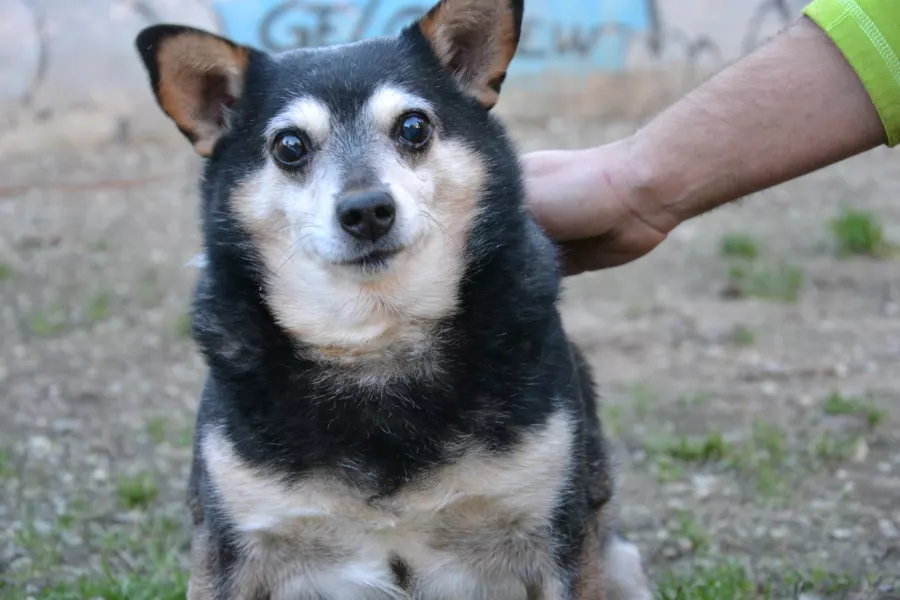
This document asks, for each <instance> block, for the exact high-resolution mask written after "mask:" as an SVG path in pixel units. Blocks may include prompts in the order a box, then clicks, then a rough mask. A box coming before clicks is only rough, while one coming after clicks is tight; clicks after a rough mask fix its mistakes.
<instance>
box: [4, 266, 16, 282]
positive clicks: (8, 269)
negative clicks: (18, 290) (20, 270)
mask: <svg viewBox="0 0 900 600" xmlns="http://www.w3.org/2000/svg"><path fill="white" fill-rule="evenodd" d="M15 274H16V271H15V269H13V268H12V266H10V265H8V264H6V263H5V262H0V281H6V280H7V279H12V277H13V275H15Z"/></svg>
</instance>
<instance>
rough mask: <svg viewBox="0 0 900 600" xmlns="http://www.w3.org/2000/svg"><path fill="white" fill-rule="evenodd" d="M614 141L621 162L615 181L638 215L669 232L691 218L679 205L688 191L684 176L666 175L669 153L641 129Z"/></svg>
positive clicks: (649, 224)
mask: <svg viewBox="0 0 900 600" xmlns="http://www.w3.org/2000/svg"><path fill="white" fill-rule="evenodd" d="M613 145H614V150H613V156H615V157H616V159H615V160H616V162H617V164H618V165H619V167H618V168H617V169H616V171H615V172H616V173H618V178H617V181H615V182H613V185H614V187H615V188H616V190H617V192H618V193H619V197H620V198H622V200H623V202H624V203H625V204H626V206H627V208H628V210H629V211H630V212H631V213H632V214H633V215H634V216H635V217H637V218H638V219H640V220H641V221H642V222H644V223H645V224H647V225H648V226H650V227H652V228H653V229H655V230H656V231H658V232H660V233H661V234H663V235H668V233H669V232H670V231H672V230H673V229H675V228H676V227H677V226H678V225H680V224H681V222H682V221H684V220H686V219H687V218H689V217H687V216H685V214H684V211H682V210H679V209H678V207H679V205H681V204H682V202H681V199H683V197H684V195H685V194H684V192H683V190H682V189H681V188H680V187H679V181H680V180H681V178H680V177H671V176H669V175H667V169H666V166H667V164H666V157H665V156H664V155H663V154H660V152H659V149H658V148H659V145H658V144H654V143H653V142H652V140H648V139H647V136H646V135H645V134H644V133H643V131H641V130H639V131H638V132H636V133H634V134H632V135H630V136H629V137H626V138H623V139H621V140H619V141H617V142H614V144H613Z"/></svg>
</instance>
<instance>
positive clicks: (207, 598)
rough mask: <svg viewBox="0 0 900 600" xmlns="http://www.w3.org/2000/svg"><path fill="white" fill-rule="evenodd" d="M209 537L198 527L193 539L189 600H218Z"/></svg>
mask: <svg viewBox="0 0 900 600" xmlns="http://www.w3.org/2000/svg"><path fill="white" fill-rule="evenodd" d="M208 538H209V536H208V534H207V532H206V530H205V529H204V527H202V526H200V527H197V528H196V529H195V531H194V535H193V537H192V538H191V578H190V581H189V582H188V589H187V600H216V587H215V577H214V576H213V573H212V572H211V569H210V553H209V539H208Z"/></svg>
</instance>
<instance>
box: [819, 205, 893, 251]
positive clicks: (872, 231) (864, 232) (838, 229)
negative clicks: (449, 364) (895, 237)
mask: <svg viewBox="0 0 900 600" xmlns="http://www.w3.org/2000/svg"><path fill="white" fill-rule="evenodd" d="M829 226H830V229H831V234H832V236H833V237H834V241H835V244H836V246H837V253H838V256H844V257H846V256H870V257H876V258H880V257H884V256H886V255H888V254H890V253H891V251H892V250H893V248H892V245H891V244H890V243H888V242H887V241H886V240H885V239H884V228H883V227H882V225H881V221H880V220H879V219H878V217H876V216H875V215H873V214H872V213H869V212H865V211H860V210H854V209H849V208H845V209H844V210H843V211H842V212H841V214H840V216H838V217H837V218H835V219H832V220H831V221H830V223H829Z"/></svg>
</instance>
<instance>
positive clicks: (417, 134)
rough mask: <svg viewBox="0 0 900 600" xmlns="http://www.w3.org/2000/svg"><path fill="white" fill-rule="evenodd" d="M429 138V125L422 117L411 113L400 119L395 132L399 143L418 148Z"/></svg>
mask: <svg viewBox="0 0 900 600" xmlns="http://www.w3.org/2000/svg"><path fill="white" fill-rule="evenodd" d="M430 136H431V123H429V122H428V119H426V118H425V117H424V116H423V115H420V114H418V113H412V114H408V115H405V116H403V117H401V119H400V128H399V131H398V132H397V137H398V138H399V139H400V142H402V143H404V144H408V145H410V146H414V147H416V148H420V147H422V146H423V145H424V144H425V142H427V141H428V138H429V137H430Z"/></svg>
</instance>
